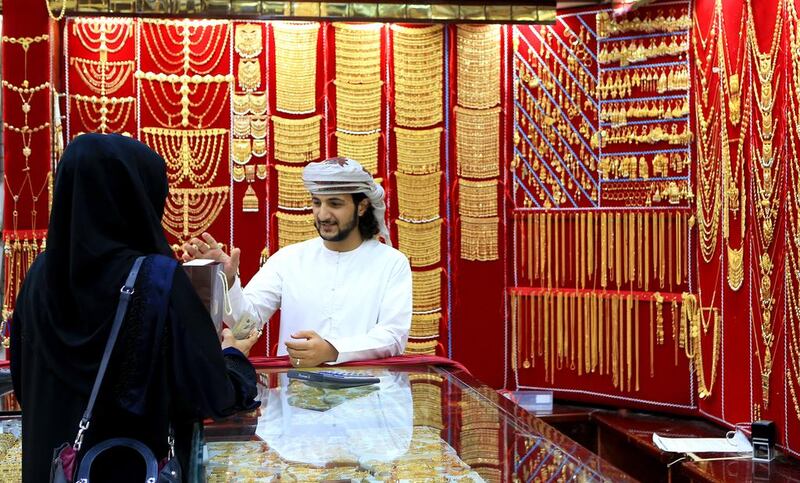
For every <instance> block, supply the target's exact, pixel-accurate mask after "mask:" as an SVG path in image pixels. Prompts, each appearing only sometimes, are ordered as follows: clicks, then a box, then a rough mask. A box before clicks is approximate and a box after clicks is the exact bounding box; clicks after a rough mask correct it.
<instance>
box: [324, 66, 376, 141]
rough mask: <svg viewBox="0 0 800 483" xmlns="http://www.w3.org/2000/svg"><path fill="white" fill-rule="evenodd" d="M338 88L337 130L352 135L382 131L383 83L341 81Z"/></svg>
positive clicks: (336, 81) (337, 84) (337, 81)
mask: <svg viewBox="0 0 800 483" xmlns="http://www.w3.org/2000/svg"><path fill="white" fill-rule="evenodd" d="M333 83H334V85H335V86H336V129H337V130H338V131H343V132H346V133H351V134H364V133H373V132H377V131H380V127H381V96H382V86H383V81H381V80H377V81H373V82H369V83H361V84H352V83H349V82H345V81H342V80H339V79H336V80H335V81H334V82H333Z"/></svg>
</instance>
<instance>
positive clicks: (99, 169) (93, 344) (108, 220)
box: [17, 134, 173, 393]
mask: <svg viewBox="0 0 800 483" xmlns="http://www.w3.org/2000/svg"><path fill="white" fill-rule="evenodd" d="M167 193H168V187H167V176H166V165H165V163H164V160H163V159H162V158H161V156H159V155H158V154H156V153H155V152H154V151H153V150H151V149H150V148H149V147H147V146H146V145H144V144H142V143H140V142H139V141H136V140H134V139H131V138H128V137H124V136H120V135H115V134H112V135H102V134H84V135H81V136H78V137H77V138H75V139H74V140H73V141H72V142H70V143H69V145H68V146H67V149H66V150H65V151H64V155H63V157H62V158H61V162H60V163H59V165H58V169H57V172H56V179H55V189H54V194H53V207H52V212H51V215H50V224H49V227H48V233H47V250H46V252H45V253H44V254H43V255H42V256H41V257H40V258H42V259H41V260H37V262H39V263H42V264H43V266H41V267H40V268H41V269H40V270H35V271H34V270H31V276H30V277H29V278H32V279H31V280H26V284H28V285H29V290H28V291H27V292H28V293H29V294H31V295H32V296H29V297H28V298H27V299H26V300H19V302H18V303H19V304H20V305H18V307H17V310H18V311H21V315H22V316H23V319H24V320H25V323H26V324H29V327H30V330H32V331H33V332H34V333H37V334H36V335H37V336H36V340H37V341H39V344H41V345H42V346H41V347H36V348H34V349H33V350H36V351H40V353H41V355H42V356H43V357H44V358H45V360H46V361H47V363H48V364H47V365H48V366H50V368H51V370H52V371H54V372H55V373H56V375H57V376H58V377H59V378H60V379H62V380H63V381H64V382H65V383H67V384H69V385H71V386H73V387H74V388H75V389H77V390H79V391H80V392H83V393H88V391H89V389H90V388H91V381H92V380H93V379H94V376H95V375H96V373H97V368H98V365H99V362H100V356H101V355H102V353H103V348H104V346H105V343H106V340H107V339H108V335H109V332H110V329H111V323H112V320H113V316H114V312H115V310H116V306H117V303H118V302H119V290H120V287H122V285H123V283H124V280H125V278H126V276H127V274H128V271H129V270H130V268H131V266H132V265H133V261H134V260H135V259H136V257H138V256H140V255H148V254H155V253H158V254H162V255H166V256H173V255H172V251H171V249H170V247H169V244H168V242H167V239H166V237H165V236H164V232H163V229H162V227H161V217H162V215H163V213H164V204H165V201H166V197H167ZM37 345H38V344H37Z"/></svg>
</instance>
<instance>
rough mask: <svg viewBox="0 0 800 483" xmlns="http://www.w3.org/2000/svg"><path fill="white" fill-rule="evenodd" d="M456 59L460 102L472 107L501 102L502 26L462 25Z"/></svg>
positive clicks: (458, 34) (457, 36)
mask: <svg viewBox="0 0 800 483" xmlns="http://www.w3.org/2000/svg"><path fill="white" fill-rule="evenodd" d="M456 59H457V61H456V62H457V64H458V74H457V76H456V82H457V92H458V104H459V105H460V106H462V107H469V108H471V109H487V108H490V107H494V106H496V105H498V104H500V59H501V55H500V26H499V25H469V24H464V25H459V26H458V28H457V31H456Z"/></svg>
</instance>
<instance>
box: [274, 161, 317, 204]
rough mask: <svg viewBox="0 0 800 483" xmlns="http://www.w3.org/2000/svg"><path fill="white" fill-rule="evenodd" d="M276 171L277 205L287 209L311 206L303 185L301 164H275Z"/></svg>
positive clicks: (308, 195)
mask: <svg viewBox="0 0 800 483" xmlns="http://www.w3.org/2000/svg"><path fill="white" fill-rule="evenodd" d="M275 170H276V171H277V172H278V206H279V207H281V208H284V209H289V210H304V209H310V208H311V195H310V194H309V193H308V190H307V189H306V187H305V186H304V185H303V166H286V165H283V164H276V165H275Z"/></svg>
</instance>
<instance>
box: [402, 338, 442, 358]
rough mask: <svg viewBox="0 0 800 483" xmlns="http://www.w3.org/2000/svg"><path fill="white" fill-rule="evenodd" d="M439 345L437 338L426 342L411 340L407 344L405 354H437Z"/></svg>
mask: <svg viewBox="0 0 800 483" xmlns="http://www.w3.org/2000/svg"><path fill="white" fill-rule="evenodd" d="M438 345H439V341H437V340H435V339H434V340H429V341H424V342H414V341H409V342H408V343H407V344H406V351H405V354H409V355H419V356H424V355H434V354H436V346H438Z"/></svg>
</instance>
